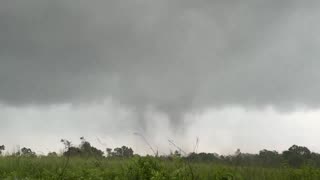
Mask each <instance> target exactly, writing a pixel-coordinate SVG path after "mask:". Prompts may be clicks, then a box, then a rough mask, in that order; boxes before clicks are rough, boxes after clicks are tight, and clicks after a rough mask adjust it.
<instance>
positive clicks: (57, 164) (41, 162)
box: [0, 156, 320, 180]
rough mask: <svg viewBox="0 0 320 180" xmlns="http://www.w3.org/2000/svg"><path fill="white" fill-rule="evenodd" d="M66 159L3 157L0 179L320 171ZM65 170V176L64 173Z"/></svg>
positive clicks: (285, 178)
mask: <svg viewBox="0 0 320 180" xmlns="http://www.w3.org/2000/svg"><path fill="white" fill-rule="evenodd" d="M65 161H66V158H65V157H22V156H6V157H0V179H60V178H61V179H70V180H71V179H97V180H98V179H111V180H112V179H114V180H122V179H123V180H124V179H129V180H138V179H139V180H140V179H152V180H157V179H177V180H178V179H186V180H187V179H218V180H220V179H221V180H229V179H230V180H231V179H232V180H234V179H239V180H255V179H257V180H277V179H279V180H301V179H302V180H303V179H306V180H313V179H315V180H316V179H320V170H319V169H315V168H311V167H304V168H300V169H292V168H278V169H276V168H258V167H237V166H226V165H218V164H213V163H196V162H193V163H190V166H192V169H193V175H191V174H190V169H189V167H188V165H187V164H186V163H185V162H184V160H183V159H180V158H175V159H172V160H167V159H160V158H155V157H133V158H127V159H121V158H101V159H95V158H92V159H91V158H89V159H84V158H78V157H71V158H70V160H69V164H68V166H67V167H66V168H65V170H64V169H63V168H64V164H65ZM62 171H64V173H63V176H62V177H61V173H62Z"/></svg>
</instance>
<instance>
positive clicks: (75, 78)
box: [0, 0, 320, 153]
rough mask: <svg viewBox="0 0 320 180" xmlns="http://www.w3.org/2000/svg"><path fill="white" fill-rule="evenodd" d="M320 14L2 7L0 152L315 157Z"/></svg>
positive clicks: (234, 4) (129, 5) (182, 4)
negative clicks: (112, 150)
mask: <svg viewBox="0 0 320 180" xmlns="http://www.w3.org/2000/svg"><path fill="white" fill-rule="evenodd" d="M319 8H320V2H319V1H316V0H314V1H312V0H307V1H303V2H302V1H300V0H244V1H222V0H221V1H208V0H198V1H193V0H108V1H102V0H91V1H87V0H55V1H50V0H2V1H1V2H0V104H1V106H0V123H1V126H0V144H5V145H7V146H8V147H10V148H11V149H9V150H14V148H16V145H20V146H28V147H32V148H34V149H36V150H37V151H39V152H40V151H42V152H47V151H49V150H58V149H59V148H61V145H60V143H59V140H60V139H61V138H66V139H71V140H72V141H73V142H74V143H75V144H77V143H79V140H78V138H79V137H80V136H85V137H86V138H87V139H88V140H90V141H92V143H93V144H95V145H96V146H99V147H100V148H106V147H115V146H118V145H122V144H127V145H129V146H132V147H133V148H134V150H136V151H138V152H141V153H151V152H149V149H148V147H146V145H145V144H144V142H143V140H142V139H141V138H140V137H138V136H135V135H134V134H133V133H134V132H139V133H142V134H144V135H145V136H146V137H147V139H148V140H149V141H150V142H152V144H153V146H154V147H157V148H158V149H159V150H161V151H162V152H163V153H167V152H169V150H174V147H172V146H170V145H169V143H168V141H167V140H168V139H173V140H174V141H175V142H176V143H177V144H178V145H180V146H181V147H182V148H184V149H185V150H186V151H192V149H193V146H194V143H195V141H196V138H197V137H199V139H200V146H199V150H200V151H212V152H213V151H214V152H219V153H231V152H233V151H235V149H236V148H240V149H243V151H248V152H257V151H258V150H259V149H263V148H269V149H276V150H284V149H286V148H288V146H290V145H292V144H300V145H305V146H308V147H310V148H311V149H312V150H319V151H320V145H317V144H316V141H317V140H318V139H319V137H320V131H319V132H317V129H316V127H319V125H320V122H318V118H320V96H319V92H320V84H319V80H320V71H319V67H320V61H319V57H320V51H319V47H320V34H319V32H320V24H319V23H318V20H319V18H320V11H319Z"/></svg>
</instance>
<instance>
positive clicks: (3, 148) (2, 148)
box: [0, 145, 6, 155]
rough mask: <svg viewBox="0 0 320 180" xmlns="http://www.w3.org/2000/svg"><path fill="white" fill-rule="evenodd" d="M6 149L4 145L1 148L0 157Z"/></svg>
mask: <svg viewBox="0 0 320 180" xmlns="http://www.w3.org/2000/svg"><path fill="white" fill-rule="evenodd" d="M5 149H6V147H5V146H4V145H1V146H0V155H1V154H2V151H4V150H5Z"/></svg>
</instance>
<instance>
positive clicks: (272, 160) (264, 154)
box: [258, 149, 282, 167]
mask: <svg viewBox="0 0 320 180" xmlns="http://www.w3.org/2000/svg"><path fill="white" fill-rule="evenodd" d="M258 158H259V160H260V162H261V164H262V165H263V166H268V167H276V166H280V165H281V161H282V159H281V155H280V154H279V153H278V152H277V151H269V150H266V149H264V150H261V151H260V152H259V155H258Z"/></svg>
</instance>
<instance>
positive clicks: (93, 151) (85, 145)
mask: <svg viewBox="0 0 320 180" xmlns="http://www.w3.org/2000/svg"><path fill="white" fill-rule="evenodd" d="M80 139H81V141H82V142H81V144H80V147H79V148H80V151H81V155H82V156H95V157H102V156H103V151H101V150H99V149H97V148H95V147H93V146H91V144H90V143H89V142H88V141H86V140H85V139H84V137H81V138H80Z"/></svg>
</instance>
